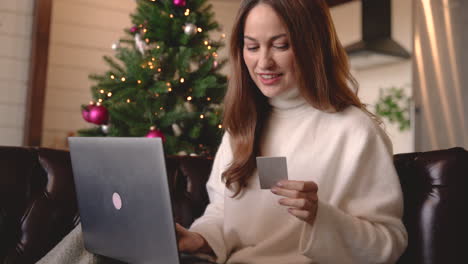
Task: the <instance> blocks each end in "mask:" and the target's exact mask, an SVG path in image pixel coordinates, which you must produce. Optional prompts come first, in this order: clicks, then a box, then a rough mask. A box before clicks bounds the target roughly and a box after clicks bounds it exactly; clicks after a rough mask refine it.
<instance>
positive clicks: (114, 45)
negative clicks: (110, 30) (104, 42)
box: [111, 41, 120, 50]
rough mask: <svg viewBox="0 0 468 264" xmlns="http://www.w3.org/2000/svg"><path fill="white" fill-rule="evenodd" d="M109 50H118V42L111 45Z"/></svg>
mask: <svg viewBox="0 0 468 264" xmlns="http://www.w3.org/2000/svg"><path fill="white" fill-rule="evenodd" d="M111 48H112V49H113V50H117V49H119V48H120V41H116V42H114V43H112V46H111Z"/></svg>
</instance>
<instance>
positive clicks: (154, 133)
mask: <svg viewBox="0 0 468 264" xmlns="http://www.w3.org/2000/svg"><path fill="white" fill-rule="evenodd" d="M146 137H147V138H161V139H162V141H163V142H164V141H166V137H165V136H164V134H163V133H162V132H161V131H159V130H157V129H154V130H150V131H149V132H148V134H146Z"/></svg>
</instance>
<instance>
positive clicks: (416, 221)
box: [0, 147, 468, 264]
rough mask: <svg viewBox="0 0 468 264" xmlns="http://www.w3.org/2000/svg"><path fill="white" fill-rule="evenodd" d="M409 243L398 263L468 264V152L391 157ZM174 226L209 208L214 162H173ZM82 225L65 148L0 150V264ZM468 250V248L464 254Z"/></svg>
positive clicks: (34, 254)
mask: <svg viewBox="0 0 468 264" xmlns="http://www.w3.org/2000/svg"><path fill="white" fill-rule="evenodd" d="M394 161H395V166H396V168H397V170H398V174H399V176H400V179H401V184H402V188H403V192H404V198H405V214H404V223H405V225H406V227H407V229H408V233H409V245H408V249H407V250H406V252H405V253H404V254H403V256H402V257H401V258H400V260H399V262H398V263H408V264H409V263H411V264H429V263H430V264H442V263H443V264H447V263H468V254H467V253H468V245H467V244H465V243H466V240H467V238H468V236H467V234H468V232H467V231H468V217H467V215H468V214H467V212H468V210H467V209H468V192H467V190H466V189H465V188H467V187H468V184H467V183H468V152H467V151H466V150H464V149H462V148H453V149H449V150H440V151H432V152H424V153H409V154H399V155H395V157H394ZM166 162H167V167H168V177H169V182H170V188H171V193H172V195H173V200H174V204H175V208H174V213H175V217H176V221H177V222H179V223H181V224H183V225H184V226H189V225H190V223H191V222H192V221H193V220H194V219H195V218H197V217H198V216H200V215H201V214H202V213H203V210H204V208H205V206H206V204H207V203H208V196H207V194H206V191H205V186H204V185H205V182H206V180H207V178H208V176H209V172H210V170H211V164H212V160H211V159H204V158H198V157H168V158H167V160H166ZM78 223H79V215H78V212H77V205H76V200H75V189H74V185H73V178H72V171H71V166H70V156H69V153H68V152H66V151H59V150H52V149H44V148H25V147H0V263H3V264H7V263H8V264H13V263H15V264H16V263H21V264H28V263H34V262H36V261H37V260H38V259H40V258H41V257H42V256H43V255H45V254H46V253H47V252H48V251H49V250H50V249H51V248H52V247H54V245H56V244H57V243H58V242H59V241H60V240H61V239H62V238H63V237H64V236H65V235H66V234H67V233H69V232H70V231H71V230H72V229H73V228H74V227H75V226H76V225H77V224H78ZM465 250H467V251H465Z"/></svg>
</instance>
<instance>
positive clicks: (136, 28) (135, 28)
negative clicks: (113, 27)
mask: <svg viewBox="0 0 468 264" xmlns="http://www.w3.org/2000/svg"><path fill="white" fill-rule="evenodd" d="M137 31H138V27H137V26H133V27H132V28H131V29H130V32H132V33H135V32H137Z"/></svg>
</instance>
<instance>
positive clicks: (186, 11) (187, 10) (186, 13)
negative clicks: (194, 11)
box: [184, 8, 190, 16]
mask: <svg viewBox="0 0 468 264" xmlns="http://www.w3.org/2000/svg"><path fill="white" fill-rule="evenodd" d="M184 15H185V16H188V15H190V9H188V8H187V9H186V10H185V13H184Z"/></svg>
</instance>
